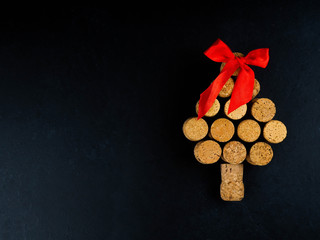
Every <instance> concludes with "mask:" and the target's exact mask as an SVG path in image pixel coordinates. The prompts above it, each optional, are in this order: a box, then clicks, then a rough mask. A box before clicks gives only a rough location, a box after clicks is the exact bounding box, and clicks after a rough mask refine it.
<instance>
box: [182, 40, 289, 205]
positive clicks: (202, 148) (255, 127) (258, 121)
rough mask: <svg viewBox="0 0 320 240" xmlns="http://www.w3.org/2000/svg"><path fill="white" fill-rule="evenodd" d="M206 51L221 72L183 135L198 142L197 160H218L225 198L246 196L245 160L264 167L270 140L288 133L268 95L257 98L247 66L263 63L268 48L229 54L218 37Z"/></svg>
mask: <svg viewBox="0 0 320 240" xmlns="http://www.w3.org/2000/svg"><path fill="white" fill-rule="evenodd" d="M205 55H206V56H207V57H208V58H210V59H211V60H213V61H215V62H221V66H220V74H219V76H218V77H217V78H216V79H215V80H214V81H213V82H212V83H211V85H210V86H209V87H208V88H207V90H205V91H204V92H203V93H202V94H201V95H200V100H199V101H198V102H197V103H196V106H195V112H196V113H197V114H198V116H197V117H191V118H188V119H187V120H186V121H185V122H184V124H183V127H182V130H183V133H184V135H185V137H186V138H187V139H188V140H190V141H194V142H197V143H196V144H195V147H194V156H195V159H196V160H197V161H198V162H199V163H201V164H213V163H216V162H218V161H219V160H220V159H221V160H220V161H221V162H222V163H221V168H220V169H221V185H220V196H221V198H222V199H223V200H224V201H240V200H242V199H243V198H244V184H243V174H244V173H243V169H244V164H243V162H244V161H246V162H247V163H248V164H252V165H256V166H265V165H267V164H268V163H270V161H271V160H272V158H273V155H274V154H273V150H272V147H271V145H272V144H277V143H280V142H282V141H283V140H284V139H285V138H286V136H287V129H286V126H285V125H284V124H283V123H282V122H281V121H279V120H275V119H274V118H275V116H276V106H275V104H274V102H273V101H272V100H270V99H268V98H257V95H258V94H259V92H260V83H259V81H258V80H257V79H255V75H254V72H253V70H252V69H251V68H250V67H249V66H248V65H255V66H259V67H263V68H265V67H266V66H267V64H268V61H269V49H266V48H262V49H256V50H253V51H251V52H249V53H248V54H247V55H246V56H244V55H243V54H242V53H239V52H235V53H232V52H231V50H230V49H229V47H228V46H227V45H226V44H225V43H223V42H222V41H221V40H219V39H218V40H217V41H216V42H215V43H214V44H213V45H212V46H211V47H210V48H209V49H208V50H207V51H206V52H205Z"/></svg>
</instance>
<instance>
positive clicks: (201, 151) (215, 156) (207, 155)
mask: <svg viewBox="0 0 320 240" xmlns="http://www.w3.org/2000/svg"><path fill="white" fill-rule="evenodd" d="M221 152H222V150H221V147H220V145H219V143H217V142H215V141H213V140H206V141H201V142H198V143H197V144H196V146H195V147H194V156H195V158H196V159H197V160H198V162H200V163H202V164H211V163H215V162H217V161H218V160H219V158H220V156H221Z"/></svg>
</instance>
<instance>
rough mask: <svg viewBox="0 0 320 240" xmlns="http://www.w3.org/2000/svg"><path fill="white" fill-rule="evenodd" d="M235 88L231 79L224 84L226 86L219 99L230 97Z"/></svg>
mask: <svg viewBox="0 0 320 240" xmlns="http://www.w3.org/2000/svg"><path fill="white" fill-rule="evenodd" d="M233 87H234V81H233V79H232V78H229V79H228V81H227V82H226V83H225V84H224V86H223V87H222V89H221V90H220V92H219V97H222V98H226V97H230V96H231V93H232V90H233Z"/></svg>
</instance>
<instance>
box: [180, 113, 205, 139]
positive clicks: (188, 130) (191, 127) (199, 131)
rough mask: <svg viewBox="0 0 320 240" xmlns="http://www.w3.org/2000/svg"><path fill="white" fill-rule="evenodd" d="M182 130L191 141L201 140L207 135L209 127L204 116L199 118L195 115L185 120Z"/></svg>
mask: <svg viewBox="0 0 320 240" xmlns="http://www.w3.org/2000/svg"><path fill="white" fill-rule="evenodd" d="M182 131H183V134H184V136H185V137H186V138H187V139H189V140H190V141H199V140H201V139H202V138H204V137H205V136H206V135H207V133H208V131H209V127H208V124H207V122H206V121H205V120H203V119H202V118H200V119H199V120H197V118H196V117H193V118H188V119H187V120H186V121H185V122H184V124H183V126H182Z"/></svg>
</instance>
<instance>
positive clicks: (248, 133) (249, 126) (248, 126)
mask: <svg viewBox="0 0 320 240" xmlns="http://www.w3.org/2000/svg"><path fill="white" fill-rule="evenodd" d="M260 133H261V128H260V125H259V123H257V122H256V121H255V120H252V119H247V120H243V121H242V122H241V123H239V125H238V128H237V134H238V136H239V138H240V139H241V140H243V141H245V142H254V141H256V140H257V139H258V138H259V136H260Z"/></svg>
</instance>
